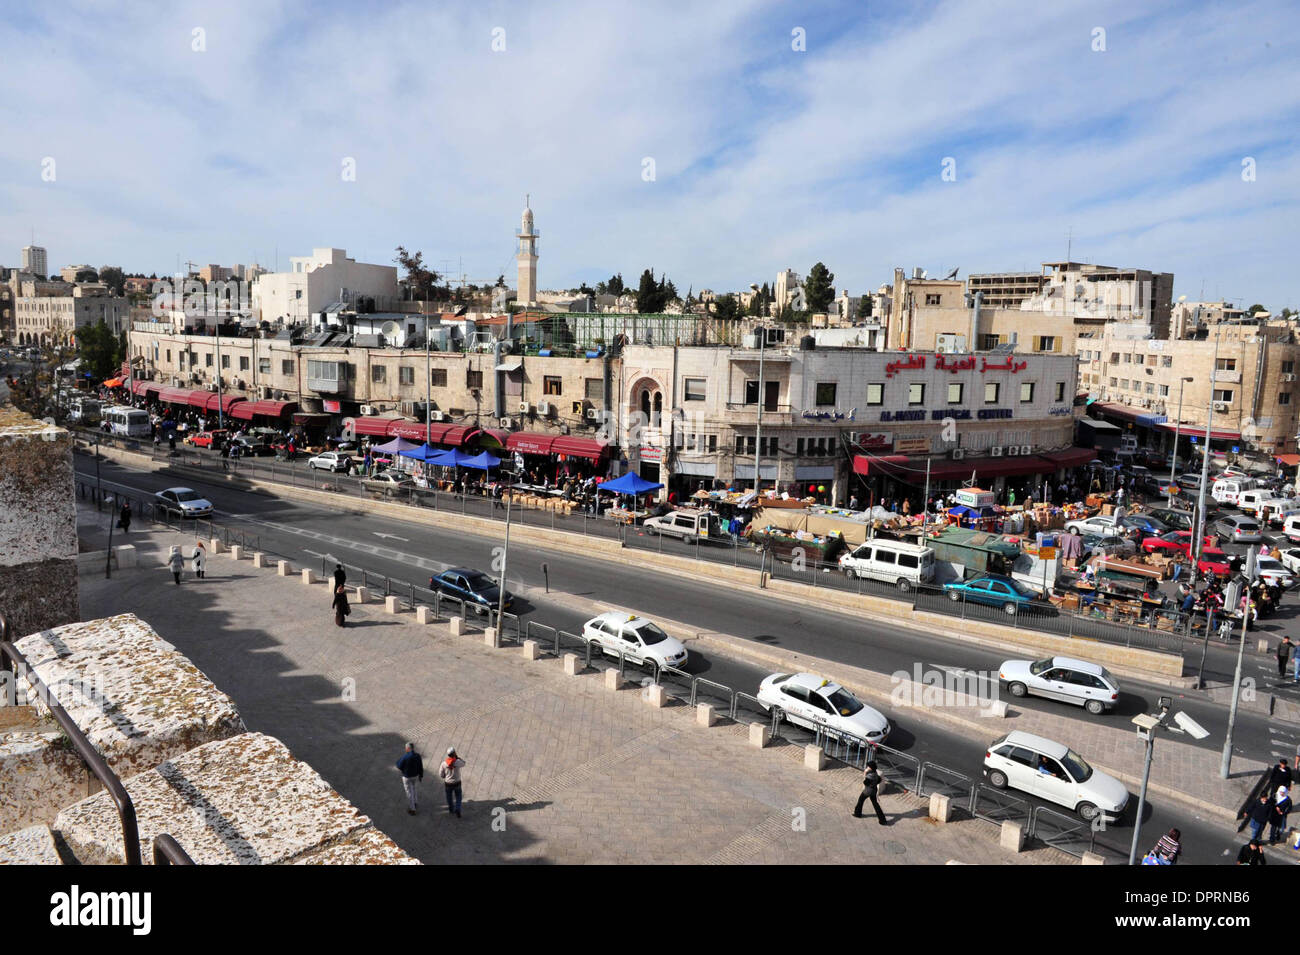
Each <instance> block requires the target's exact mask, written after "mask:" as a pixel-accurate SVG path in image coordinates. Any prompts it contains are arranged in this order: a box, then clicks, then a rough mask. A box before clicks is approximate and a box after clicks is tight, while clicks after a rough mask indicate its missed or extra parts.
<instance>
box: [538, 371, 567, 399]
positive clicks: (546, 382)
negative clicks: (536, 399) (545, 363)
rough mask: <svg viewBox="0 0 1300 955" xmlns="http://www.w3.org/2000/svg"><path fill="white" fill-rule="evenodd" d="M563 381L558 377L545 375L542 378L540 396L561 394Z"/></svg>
mask: <svg viewBox="0 0 1300 955" xmlns="http://www.w3.org/2000/svg"><path fill="white" fill-rule="evenodd" d="M563 390H564V389H563V380H562V379H561V378H560V377H559V376H558V375H546V376H544V377H543V378H542V394H544V395H558V394H562V393H563Z"/></svg>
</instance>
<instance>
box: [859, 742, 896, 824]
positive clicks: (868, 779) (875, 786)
mask: <svg viewBox="0 0 1300 955" xmlns="http://www.w3.org/2000/svg"><path fill="white" fill-rule="evenodd" d="M879 792H880V773H878V772H877V771H876V761H875V760H874V759H869V760H867V771H866V772H865V773H864V774H863V776H862V792H861V793H860V794H859V795H858V804H857V805H856V806H854V807H853V815H854V817H856V818H858V819H861V818H862V805H863V803H865V802H866V801H867V800H868V799H870V800H871V808H872V809H874V810H876V821H877V822H879V823H880V824H881V825H882V826H887V825H889V822H888V820H886V819H885V811H884V810H883V809H881V808H880V801H879V800H878V799H877V798H876V796H877V794H878V793H879Z"/></svg>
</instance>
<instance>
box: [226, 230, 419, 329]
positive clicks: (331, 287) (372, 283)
mask: <svg viewBox="0 0 1300 955" xmlns="http://www.w3.org/2000/svg"><path fill="white" fill-rule="evenodd" d="M289 263H290V269H289V271H288V272H267V273H264V274H262V275H259V276H258V277H257V280H256V281H255V282H254V284H253V289H252V298H253V311H254V314H255V315H256V316H257V317H258V318H259V319H263V320H265V321H284V322H287V323H289V324H299V323H306V322H309V321H310V320H311V317H312V316H313V315H317V314H319V313H320V311H321V310H322V309H323V308H325V306H327V305H330V304H332V303H335V302H347V303H354V302H357V301H358V300H359V299H363V298H365V299H374V301H375V307H376V308H381V309H385V308H392V307H393V305H394V303H396V301H397V300H398V298H399V297H400V294H401V289H400V287H399V286H398V283H397V267H396V266H394V265H371V264H367V263H365V262H357V261H355V260H353V259H350V258H348V256H347V253H346V252H345V251H344V250H343V249H313V250H312V254H311V255H304V256H294V257H292V258H290V259H289Z"/></svg>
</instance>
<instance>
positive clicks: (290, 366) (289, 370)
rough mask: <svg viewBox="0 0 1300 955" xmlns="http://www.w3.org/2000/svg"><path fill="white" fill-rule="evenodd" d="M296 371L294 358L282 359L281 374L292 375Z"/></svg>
mask: <svg viewBox="0 0 1300 955" xmlns="http://www.w3.org/2000/svg"><path fill="white" fill-rule="evenodd" d="M293 373H294V360H293V359H292V358H281V359H280V374H282V375H292V374H293Z"/></svg>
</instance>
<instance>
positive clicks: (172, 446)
mask: <svg viewBox="0 0 1300 955" xmlns="http://www.w3.org/2000/svg"><path fill="white" fill-rule="evenodd" d="M167 450H168V451H169V452H171V453H172V454H175V453H176V430H175V429H174V428H173V429H172V430H170V431H168V432H167Z"/></svg>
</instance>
